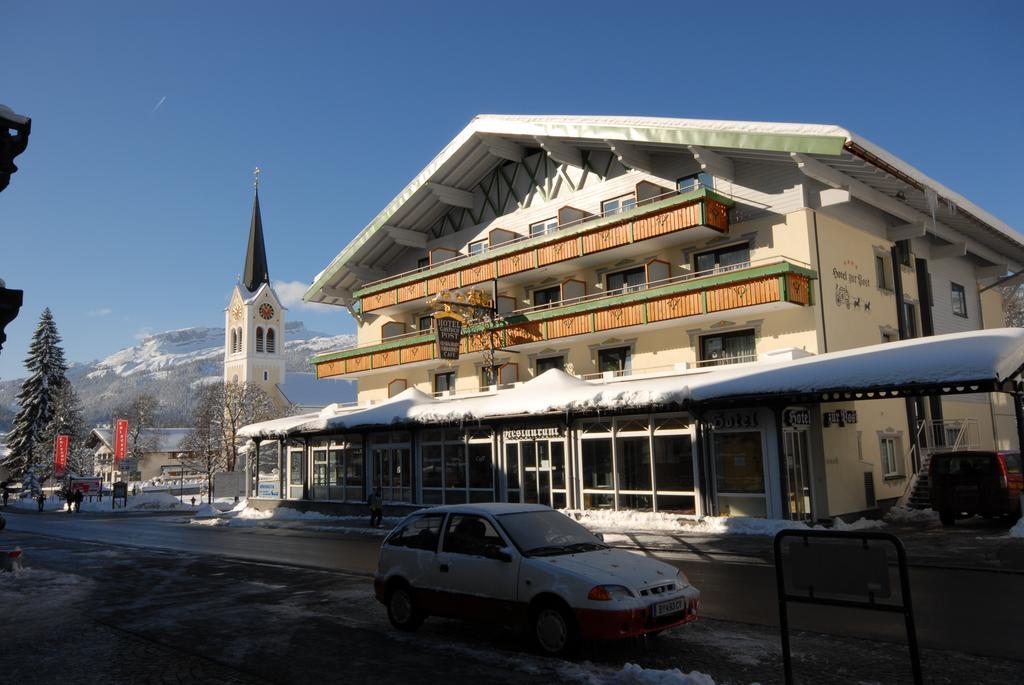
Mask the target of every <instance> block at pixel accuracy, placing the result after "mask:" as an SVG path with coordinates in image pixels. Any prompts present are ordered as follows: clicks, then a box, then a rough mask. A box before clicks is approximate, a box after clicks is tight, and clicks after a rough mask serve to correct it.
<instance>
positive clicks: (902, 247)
mask: <svg viewBox="0 0 1024 685" xmlns="http://www.w3.org/2000/svg"><path fill="white" fill-rule="evenodd" d="M896 256H898V257H899V258H900V264H902V265H903V266H911V260H910V241H909V240H898V241H896Z"/></svg>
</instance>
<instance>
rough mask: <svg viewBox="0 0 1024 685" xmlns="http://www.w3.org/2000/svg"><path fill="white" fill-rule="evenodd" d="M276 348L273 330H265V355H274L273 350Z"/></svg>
mask: <svg viewBox="0 0 1024 685" xmlns="http://www.w3.org/2000/svg"><path fill="white" fill-rule="evenodd" d="M276 348H277V336H276V335H274V329H273V328H268V329H267V353H268V354H274V350H275V349H276Z"/></svg>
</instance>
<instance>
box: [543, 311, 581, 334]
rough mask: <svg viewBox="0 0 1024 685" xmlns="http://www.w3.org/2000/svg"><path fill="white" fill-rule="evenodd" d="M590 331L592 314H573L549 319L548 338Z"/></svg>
mask: <svg viewBox="0 0 1024 685" xmlns="http://www.w3.org/2000/svg"><path fill="white" fill-rule="evenodd" d="M589 332H590V314H573V315H572V316H563V317H562V318H560V319H552V320H550V321H548V338H549V339H551V338H564V337H566V336H570V335H580V334H581V333H589Z"/></svg>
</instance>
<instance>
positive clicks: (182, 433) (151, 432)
mask: <svg viewBox="0 0 1024 685" xmlns="http://www.w3.org/2000/svg"><path fill="white" fill-rule="evenodd" d="M191 430H192V429H191V428H147V429H145V430H143V431H142V435H141V436H140V439H141V440H148V439H150V438H155V439H156V449H155V450H153V451H154V452H180V451H181V443H182V441H184V440H185V437H186V436H187V435H188V434H189V432H190V431H191ZM97 440H98V441H100V442H102V443H103V444H104V445H105V446H106V447H108V448H111V449H113V446H114V432H113V431H112V430H111V429H109V428H93V429H92V436H91V437H90V439H89V440H88V441H87V443H86V446H88V447H93V446H95V445H96V443H97Z"/></svg>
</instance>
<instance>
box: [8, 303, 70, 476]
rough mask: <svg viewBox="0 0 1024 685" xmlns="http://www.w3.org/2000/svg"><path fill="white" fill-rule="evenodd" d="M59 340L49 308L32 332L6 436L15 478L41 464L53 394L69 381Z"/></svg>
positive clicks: (11, 469) (9, 460)
mask: <svg viewBox="0 0 1024 685" xmlns="http://www.w3.org/2000/svg"><path fill="white" fill-rule="evenodd" d="M60 341H61V338H60V334H59V333H58V332H57V325H56V324H55V323H54V321H53V314H52V313H51V312H50V308H49V307H47V308H46V309H44V310H43V314H42V316H40V317H39V325H38V326H36V330H35V333H33V334H32V343H31V344H30V345H29V348H28V358H27V359H26V360H25V368H26V369H27V370H28V374H29V375H28V378H26V379H25V382H24V383H23V384H22V386H21V391H20V392H19V393H18V413H17V414H15V416H14V426H13V428H12V429H11V433H10V435H9V436H8V438H7V448H8V450H9V451H8V454H7V456H6V457H5V458H4V461H3V466H6V467H7V468H8V469H10V471H11V474H12V475H13V476H14V477H16V478H17V477H20V476H23V475H25V474H26V473H27V472H28V471H29V469H30V468H32V467H34V466H37V465H38V461H37V460H38V457H39V451H40V450H39V447H38V443H39V441H40V439H41V438H42V437H43V432H44V431H45V430H46V428H47V426H49V424H50V421H51V420H52V419H53V397H54V393H55V392H56V390H57V388H59V387H60V386H61V385H63V384H64V383H65V382H66V378H65V376H64V374H65V372H66V371H67V369H68V365H67V362H66V361H65V359H64V349H63V348H62V347H61V346H60Z"/></svg>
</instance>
